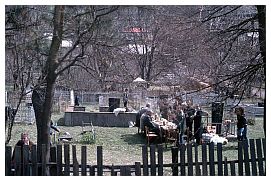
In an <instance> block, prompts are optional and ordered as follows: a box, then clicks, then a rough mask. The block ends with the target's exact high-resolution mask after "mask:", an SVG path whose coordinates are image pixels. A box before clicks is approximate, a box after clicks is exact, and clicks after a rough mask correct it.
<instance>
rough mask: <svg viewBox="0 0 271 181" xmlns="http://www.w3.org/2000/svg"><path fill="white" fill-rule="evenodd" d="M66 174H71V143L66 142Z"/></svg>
mask: <svg viewBox="0 0 271 181" xmlns="http://www.w3.org/2000/svg"><path fill="white" fill-rule="evenodd" d="M64 163H65V167H64V175H65V176H70V145H69V144H64Z"/></svg>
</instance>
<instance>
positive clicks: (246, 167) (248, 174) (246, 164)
mask: <svg viewBox="0 0 271 181" xmlns="http://www.w3.org/2000/svg"><path fill="white" fill-rule="evenodd" d="M243 148H244V162H245V174H246V176H250V163H249V153H248V140H244V141H243Z"/></svg>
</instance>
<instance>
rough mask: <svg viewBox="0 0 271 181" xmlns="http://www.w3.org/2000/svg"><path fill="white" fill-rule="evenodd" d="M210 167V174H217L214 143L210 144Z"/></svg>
mask: <svg viewBox="0 0 271 181" xmlns="http://www.w3.org/2000/svg"><path fill="white" fill-rule="evenodd" d="M209 162H210V165H209V168H210V176H214V175H215V164H214V162H215V161H214V143H213V142H212V143H210V144H209Z"/></svg>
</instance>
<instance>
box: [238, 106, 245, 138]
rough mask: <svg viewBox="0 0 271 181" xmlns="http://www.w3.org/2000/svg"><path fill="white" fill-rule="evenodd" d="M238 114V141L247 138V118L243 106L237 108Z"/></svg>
mask: <svg viewBox="0 0 271 181" xmlns="http://www.w3.org/2000/svg"><path fill="white" fill-rule="evenodd" d="M235 114H236V116H237V139H238V141H242V140H246V139H247V119H246V117H245V110H244V108H243V107H237V108H235Z"/></svg>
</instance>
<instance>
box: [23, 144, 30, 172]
mask: <svg viewBox="0 0 271 181" xmlns="http://www.w3.org/2000/svg"><path fill="white" fill-rule="evenodd" d="M23 175H25V176H29V175H30V166H29V145H23Z"/></svg>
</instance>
